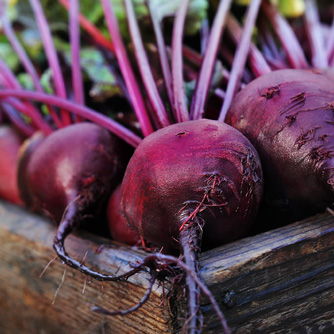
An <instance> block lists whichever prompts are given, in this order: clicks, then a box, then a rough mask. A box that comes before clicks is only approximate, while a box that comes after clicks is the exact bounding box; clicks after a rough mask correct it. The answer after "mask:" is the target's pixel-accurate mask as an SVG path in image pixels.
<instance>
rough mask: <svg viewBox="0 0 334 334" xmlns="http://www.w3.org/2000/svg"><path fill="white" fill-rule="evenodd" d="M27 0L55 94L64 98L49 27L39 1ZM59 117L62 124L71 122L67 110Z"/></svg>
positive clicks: (58, 65) (64, 92) (63, 85)
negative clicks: (34, 19) (35, 22)
mask: <svg viewBox="0 0 334 334" xmlns="http://www.w3.org/2000/svg"><path fill="white" fill-rule="evenodd" d="M29 1H30V5H31V7H32V10H33V12H34V15H35V18H36V21H37V24H38V27H39V31H40V34H41V37H42V41H43V45H44V50H45V53H46V56H47V59H48V62H49V65H50V69H51V71H52V76H53V80H54V84H55V87H56V92H57V95H58V96H59V97H61V98H66V88H65V82H64V78H63V75H62V71H61V67H60V64H59V60H58V57H57V51H56V48H55V45H54V43H53V40H52V36H51V32H50V27H49V25H48V22H47V20H46V18H45V15H44V12H43V9H42V6H41V3H40V1H39V0H29ZM61 117H62V121H63V124H64V125H69V124H71V118H70V115H69V114H68V112H66V111H64V110H62V111H61Z"/></svg>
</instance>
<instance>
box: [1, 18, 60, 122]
mask: <svg viewBox="0 0 334 334" xmlns="http://www.w3.org/2000/svg"><path fill="white" fill-rule="evenodd" d="M2 29H3V31H4V33H5V35H6V37H7V38H8V40H9V42H10V44H11V46H12V48H13V49H14V51H15V52H16V54H17V55H18V57H19V59H20V61H21V63H22V64H23V66H24V68H25V70H26V71H27V73H29V75H30V76H31V79H32V80H33V83H34V85H35V88H36V90H37V91H38V92H41V93H42V92H43V88H42V85H41V84H40V81H39V77H38V74H37V72H36V70H35V67H34V65H33V64H32V62H31V60H30V58H29V57H28V55H27V53H26V51H25V50H24V48H23V47H22V45H21V44H20V41H19V40H18V38H17V37H16V35H15V33H14V31H13V29H12V26H11V23H10V22H9V20H8V18H7V17H6V16H4V17H3V18H2ZM47 108H48V110H49V112H50V116H51V118H52V120H53V121H54V123H55V125H56V127H58V128H61V127H62V123H61V121H60V119H59V117H58V115H57V113H56V111H55V110H54V109H53V108H51V107H50V106H47Z"/></svg>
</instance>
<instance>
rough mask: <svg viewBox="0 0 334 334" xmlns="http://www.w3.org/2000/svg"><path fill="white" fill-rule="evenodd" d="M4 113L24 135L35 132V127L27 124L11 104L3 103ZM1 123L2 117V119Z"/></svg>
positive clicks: (27, 135)
mask: <svg viewBox="0 0 334 334" xmlns="http://www.w3.org/2000/svg"><path fill="white" fill-rule="evenodd" d="M1 108H2V111H3V113H4V114H5V115H6V116H7V118H8V119H9V120H10V122H11V123H12V124H13V125H14V126H15V128H16V129H18V130H19V131H20V132H21V133H22V134H23V135H24V136H26V137H30V136H32V135H33V133H34V132H35V129H34V128H33V127H32V126H31V125H29V124H27V123H26V122H25V121H24V120H23V119H22V118H21V117H20V114H19V113H18V112H17V110H15V108H14V107H13V106H11V105H10V104H5V103H3V104H2V105H1ZM0 123H1V119H0Z"/></svg>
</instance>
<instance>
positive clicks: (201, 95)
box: [190, 0, 232, 119]
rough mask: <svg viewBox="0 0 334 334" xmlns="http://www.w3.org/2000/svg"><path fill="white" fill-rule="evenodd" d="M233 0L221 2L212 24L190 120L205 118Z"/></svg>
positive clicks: (192, 103) (192, 102) (193, 98)
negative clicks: (214, 70)
mask: <svg viewBox="0 0 334 334" xmlns="http://www.w3.org/2000/svg"><path fill="white" fill-rule="evenodd" d="M231 2H232V1H231V0H226V1H220V3H219V7H218V10H217V13H216V16H215V19H214V21H213V24H212V28H211V32H210V37H209V41H208V45H207V48H206V52H205V54H204V57H203V61H202V65H201V70H200V73H199V76H198V80H197V83H196V88H195V92H194V95H193V97H192V101H191V107H190V118H191V119H200V118H202V117H203V114H204V108H205V104H206V101H207V97H208V92H209V87H210V83H211V78H212V73H213V69H214V64H215V61H216V57H217V52H218V48H219V44H220V40H221V36H222V34H223V29H224V26H225V19H226V15H227V12H228V10H229V8H230V5H231Z"/></svg>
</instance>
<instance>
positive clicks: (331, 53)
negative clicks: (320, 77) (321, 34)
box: [326, 17, 334, 66]
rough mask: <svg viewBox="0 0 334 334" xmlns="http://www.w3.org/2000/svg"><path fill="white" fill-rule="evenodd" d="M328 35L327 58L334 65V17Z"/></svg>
mask: <svg viewBox="0 0 334 334" xmlns="http://www.w3.org/2000/svg"><path fill="white" fill-rule="evenodd" d="M328 35H329V36H328V41H327V46H326V49H327V59H328V63H329V64H330V66H334V17H333V21H332V24H331V27H330V30H329V33H328Z"/></svg>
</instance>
